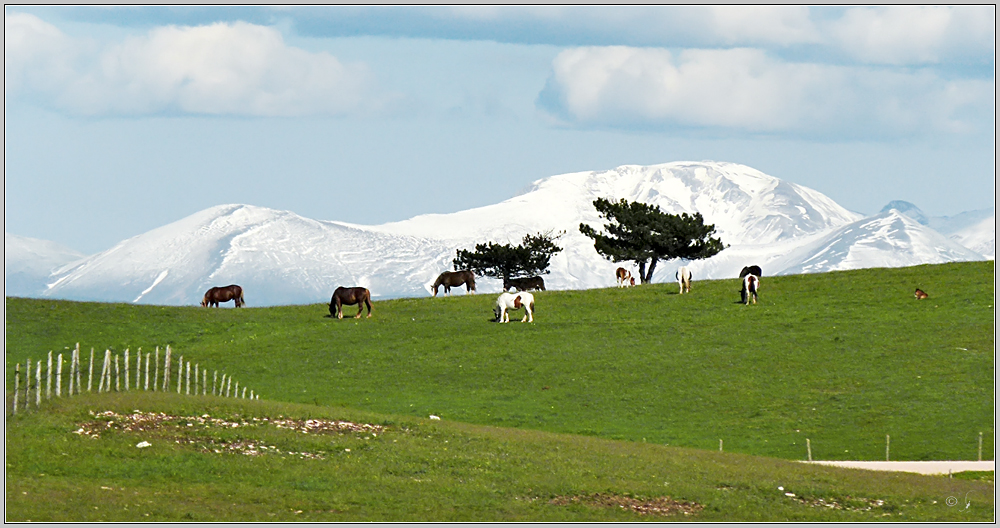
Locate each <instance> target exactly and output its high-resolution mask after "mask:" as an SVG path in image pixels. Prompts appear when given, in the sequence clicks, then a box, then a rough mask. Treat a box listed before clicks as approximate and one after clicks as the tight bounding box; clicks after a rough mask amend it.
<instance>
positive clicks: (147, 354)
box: [142, 352, 149, 391]
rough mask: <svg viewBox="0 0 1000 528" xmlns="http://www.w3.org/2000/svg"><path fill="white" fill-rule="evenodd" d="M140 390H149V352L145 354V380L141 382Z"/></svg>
mask: <svg viewBox="0 0 1000 528" xmlns="http://www.w3.org/2000/svg"><path fill="white" fill-rule="evenodd" d="M142 390H144V391H148V390H149V352H146V378H145V380H144V381H143V385H142Z"/></svg>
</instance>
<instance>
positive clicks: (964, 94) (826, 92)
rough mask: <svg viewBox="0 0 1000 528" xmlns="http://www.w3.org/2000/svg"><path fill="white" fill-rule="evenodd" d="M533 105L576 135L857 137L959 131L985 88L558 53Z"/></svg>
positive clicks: (788, 67)
mask: <svg viewBox="0 0 1000 528" xmlns="http://www.w3.org/2000/svg"><path fill="white" fill-rule="evenodd" d="M552 67H553V73H552V76H551V77H550V79H549V82H548V84H547V86H546V88H545V90H544V91H543V93H542V95H541V96H540V104H541V105H542V106H543V107H546V109H548V110H551V111H553V113H555V114H556V115H559V116H561V117H562V118H563V119H564V120H565V121H567V122H568V123H570V124H574V125H578V126H613V127H634V126H640V127H649V126H652V127H691V128H714V129H734V130H742V131H748V132H759V133H777V134H798V133H806V134H811V135H824V136H829V135H833V136H854V137H864V136H869V135H873V134H878V135H883V134H890V135H908V134H920V133H923V132H926V131H928V129H934V130H948V131H955V130H964V129H967V128H968V127H969V126H971V124H970V121H969V120H970V119H975V118H974V117H970V116H969V115H968V114H969V113H970V112H968V111H967V110H968V109H970V108H972V109H982V108H985V107H987V106H989V104H991V101H992V85H991V84H990V83H987V82H982V81H946V80H943V79H940V78H939V77H937V76H936V75H934V74H933V73H930V72H927V71H920V72H916V73H908V72H903V73H900V72H894V71H885V70H878V69H874V68H858V67H846V66H831V65H821V64H809V63H789V62H782V61H780V60H777V59H774V58H772V57H770V56H768V55H767V54H766V53H765V52H763V51H761V50H755V49H745V48H739V49H730V50H686V51H682V52H679V53H673V52H671V51H668V50H663V49H649V48H629V47H621V46H613V47H588V48H576V49H572V50H567V51H564V52H562V53H560V54H559V55H558V56H557V57H556V58H555V60H554V61H553V66H552Z"/></svg>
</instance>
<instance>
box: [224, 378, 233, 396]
mask: <svg viewBox="0 0 1000 528" xmlns="http://www.w3.org/2000/svg"><path fill="white" fill-rule="evenodd" d="M232 385H233V377H232V376H229V377H227V378H226V397H227V398H228V397H229V388H230V387H231V386H232Z"/></svg>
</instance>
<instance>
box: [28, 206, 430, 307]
mask: <svg viewBox="0 0 1000 528" xmlns="http://www.w3.org/2000/svg"><path fill="white" fill-rule="evenodd" d="M447 252H448V249H447V248H444V247H442V246H440V244H437V243H435V242H433V241H426V240H420V239H416V238H414V237H406V236H389V235H384V234H381V233H377V232H372V231H366V230H363V229H357V228H354V227H350V226H346V225H342V224H338V223H336V222H321V221H316V220H310V219H307V218H303V217H301V216H298V215H296V214H294V213H291V212H288V211H276V210H273V209H267V208H263V207H254V206H248V205H221V206H217V207H212V208H209V209H206V210H204V211H201V212H198V213H195V214H193V215H191V216H188V217H187V218H184V219H181V220H179V221H177V222H174V223H172V224H169V225H166V226H163V227H160V228H157V229H154V230H152V231H149V232H148V233H145V234H142V235H139V236H137V237H134V238H131V239H129V240H126V241H124V242H121V243H120V244H118V245H116V246H115V247H113V248H111V249H109V250H108V251H105V252H103V253H100V254H98V255H95V256H93V257H91V258H89V259H87V260H86V261H83V262H80V263H76V264H74V265H71V266H67V267H66V268H64V269H62V270H59V271H58V272H57V274H56V275H57V276H59V278H58V280H56V281H55V282H54V283H53V284H52V285H51V287H50V288H49V289H48V290H47V291H46V292H45V295H46V296H49V297H58V298H66V299H101V300H113V301H120V302H143V303H153V304H194V303H197V302H199V301H200V300H201V297H202V295H203V294H204V292H205V290H207V289H208V288H210V287H211V286H225V285H228V284H233V283H236V284H240V285H241V286H242V287H243V288H244V291H245V296H246V301H247V304H248V305H250V306H254V305H257V306H260V305H264V304H294V303H310V302H329V297H330V294H331V293H332V292H333V290H334V289H335V288H336V287H337V286H338V285H351V286H354V285H358V286H365V287H368V288H370V289H372V290H373V295H376V296H377V293H376V292H384V291H387V290H388V291H393V292H394V293H395V292H396V291H397V290H396V289H395V288H396V286H397V284H406V285H409V286H410V287H409V288H407V289H405V290H402V291H399V292H398V293H400V294H407V293H409V294H417V293H422V285H421V283H420V282H419V280H420V279H423V276H421V277H413V276H411V273H413V272H414V271H415V270H421V269H423V268H424V267H428V266H431V267H433V268H435V269H436V268H438V267H441V261H442V254H444V253H447ZM428 273H430V272H428Z"/></svg>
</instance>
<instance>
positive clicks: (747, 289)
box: [740, 273, 760, 304]
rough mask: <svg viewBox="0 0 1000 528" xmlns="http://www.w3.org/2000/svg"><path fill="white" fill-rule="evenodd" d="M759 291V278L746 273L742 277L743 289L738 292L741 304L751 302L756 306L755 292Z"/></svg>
mask: <svg viewBox="0 0 1000 528" xmlns="http://www.w3.org/2000/svg"><path fill="white" fill-rule="evenodd" d="M759 289H760V277H758V276H756V275H754V274H752V273H748V274H747V275H746V276H745V277H743V289H742V290H740V300H742V301H743V304H750V301H751V300H753V303H754V304H757V290H759Z"/></svg>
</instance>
